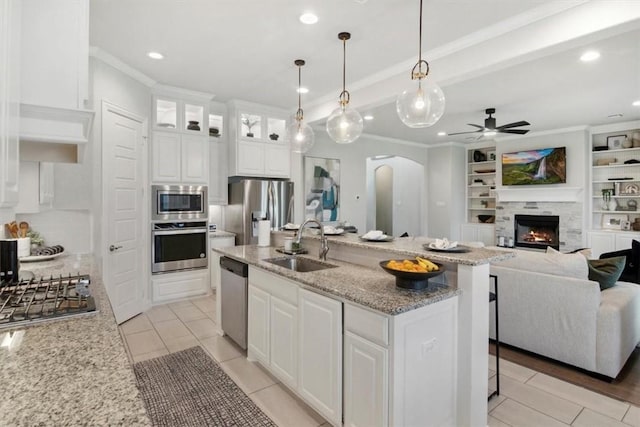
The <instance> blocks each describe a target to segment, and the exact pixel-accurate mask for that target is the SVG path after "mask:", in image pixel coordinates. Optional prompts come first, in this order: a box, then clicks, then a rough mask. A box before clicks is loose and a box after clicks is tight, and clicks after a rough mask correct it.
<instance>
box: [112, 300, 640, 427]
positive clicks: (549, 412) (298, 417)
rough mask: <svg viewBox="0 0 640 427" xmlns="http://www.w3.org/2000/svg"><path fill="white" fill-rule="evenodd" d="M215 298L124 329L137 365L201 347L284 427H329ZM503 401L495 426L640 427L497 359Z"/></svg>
mask: <svg viewBox="0 0 640 427" xmlns="http://www.w3.org/2000/svg"><path fill="white" fill-rule="evenodd" d="M215 318H216V304H215V295H213V296H210V297H202V298H196V299H192V300H189V301H181V302H177V303H172V304H167V305H163V306H156V307H153V308H152V309H151V310H149V311H147V312H146V313H143V314H140V315H138V316H136V317H134V318H133V319H131V320H129V321H127V322H125V323H123V324H122V325H121V326H120V332H121V334H122V336H123V338H124V342H125V346H126V347H127V353H128V355H129V358H130V360H131V361H132V362H133V363H135V362H139V361H142V360H147V359H151V358H154V357H158V356H162V355H165V354H169V353H173V352H176V351H180V350H183V349H185V348H189V347H192V346H194V345H200V346H201V347H202V348H204V349H205V350H206V351H207V352H208V353H209V355H211V357H212V358H213V359H215V360H216V361H217V362H218V363H219V364H220V366H221V367H222V369H223V370H224V371H225V372H226V373H227V374H228V375H229V376H230V377H231V378H232V379H233V380H234V381H235V382H236V384H238V386H239V387H240V388H241V389H242V390H243V391H244V392H245V393H246V394H247V395H248V396H249V397H250V398H251V399H252V400H253V401H254V402H255V403H256V404H257V405H258V406H259V407H260V408H261V409H262V410H263V411H264V412H265V413H266V414H267V415H268V416H269V417H270V418H271V419H272V420H273V421H274V422H275V423H276V424H277V425H278V426H280V427H289V426H291V427H305V426H310V427H317V426H321V425H322V426H325V425H327V426H328V424H326V423H325V420H324V419H323V418H322V417H321V416H320V415H318V414H317V413H316V412H315V411H314V410H313V409H311V408H309V407H308V406H307V405H306V404H304V403H303V402H302V401H300V400H299V399H297V398H296V397H294V396H293V395H292V394H291V393H290V392H288V391H287V389H286V387H284V386H282V385H281V384H280V383H279V381H278V380H277V379H275V378H274V377H272V376H271V375H269V374H268V373H266V372H265V371H264V370H262V368H260V367H259V366H258V365H256V364H255V363H251V362H248V361H247V359H246V357H245V353H244V352H243V351H242V349H240V348H239V347H237V346H236V345H235V344H234V343H233V342H231V341H230V340H228V339H227V338H225V337H221V336H219V335H217V334H216V332H215V331H216V325H215ZM494 368H495V357H494V356H491V355H489V369H488V375H489V388H490V389H495V382H496V381H495V380H496V375H495V371H494V370H493V369H494ZM500 371H501V372H500V396H497V397H494V398H493V399H491V401H490V402H489V417H488V423H489V426H490V427H502V426H513V427H519V426H527V427H528V426H531V427H534V426H535V427H537V426H540V427H553V426H569V425H570V426H576V427H578V426H579V427H601V426H602V427H605V426H606V427H608V426H612V427H614V426H617V427H628V426H634V427H640V408H638V407H635V406H633V405H630V404H628V403H626V402H621V401H618V400H615V399H611V398H609V397H606V396H603V395H600V394H597V393H594V392H592V391H589V390H586V389H584V388H581V387H578V386H574V385H572V384H569V383H567V382H564V381H561V380H558V379H556V378H553V377H550V376H548V375H545V374H542V373H539V372H536V371H534V370H531V369H529V368H526V367H523V366H520V365H517V364H515V363H512V362H509V361H506V360H503V359H501V360H500Z"/></svg>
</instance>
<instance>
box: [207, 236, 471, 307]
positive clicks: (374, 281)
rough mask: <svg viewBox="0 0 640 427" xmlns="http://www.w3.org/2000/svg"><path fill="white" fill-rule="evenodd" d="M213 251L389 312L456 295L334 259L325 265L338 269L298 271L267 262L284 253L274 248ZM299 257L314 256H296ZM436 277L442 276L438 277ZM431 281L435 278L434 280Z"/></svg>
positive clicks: (448, 289) (444, 287) (447, 288)
mask: <svg viewBox="0 0 640 427" xmlns="http://www.w3.org/2000/svg"><path fill="white" fill-rule="evenodd" d="M213 250H214V251H216V252H218V253H221V254H223V255H226V256H229V257H231V258H234V259H237V260H239V261H244V262H246V263H247V264H250V265H254V266H256V267H260V268H262V269H264V270H267V271H270V272H273V273H276V274H279V275H281V276H283V277H286V278H289V279H292V280H294V281H296V282H298V283H300V284H301V285H302V286H303V287H308V288H310V289H313V290H316V291H319V292H320V293H323V294H326V295H327V296H330V297H332V298H337V299H339V300H342V301H348V302H353V303H356V304H359V305H362V306H364V307H367V308H370V309H373V310H376V311H379V312H382V313H385V314H390V315H396V314H400V313H404V312H407V311H410V310H414V309H416V308H420V307H423V306H426V305H429V304H433V303H435V302H438V301H441V300H443V299H447V298H451V297H454V296H457V295H458V294H459V291H458V289H456V288H455V287H451V286H448V285H446V284H444V283H432V281H430V282H429V287H428V288H427V289H425V290H421V291H412V290H407V289H401V288H398V287H396V284H395V277H394V276H392V275H390V274H388V273H386V272H385V271H384V270H382V269H373V268H369V267H363V266H359V265H356V264H350V263H346V262H342V261H338V260H334V259H330V260H328V261H327V263H328V264H332V265H336V266H338V267H340V268H328V269H325V270H318V271H311V272H306V273H299V272H296V271H292V270H289V269H286V268H283V267H279V266H277V265H274V264H271V263H269V262H266V261H263V260H264V259H266V258H276V257H282V256H284V255H283V254H282V253H279V252H276V250H275V248H274V247H259V246H254V245H248V246H234V247H228V248H214V249H213ZM298 256H299V257H308V258H313V259H317V258H316V257H311V256H305V255H298ZM438 277H439V278H441V277H444V275H442V276H438ZM434 281H435V280H434Z"/></svg>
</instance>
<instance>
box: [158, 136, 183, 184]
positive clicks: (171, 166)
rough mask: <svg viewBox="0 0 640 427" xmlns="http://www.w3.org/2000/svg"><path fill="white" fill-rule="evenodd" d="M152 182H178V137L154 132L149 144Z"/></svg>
mask: <svg viewBox="0 0 640 427" xmlns="http://www.w3.org/2000/svg"><path fill="white" fill-rule="evenodd" d="M151 147H152V149H151V151H152V153H151V157H152V162H153V166H152V171H151V174H152V179H153V181H154V182H180V179H181V177H180V135H178V134H176V133H167V132H155V133H154V134H153V141H152V143H151Z"/></svg>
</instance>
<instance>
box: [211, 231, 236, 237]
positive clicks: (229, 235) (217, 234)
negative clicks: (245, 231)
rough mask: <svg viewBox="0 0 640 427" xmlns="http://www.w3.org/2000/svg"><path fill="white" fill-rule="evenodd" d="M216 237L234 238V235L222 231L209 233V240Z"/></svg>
mask: <svg viewBox="0 0 640 427" xmlns="http://www.w3.org/2000/svg"><path fill="white" fill-rule="evenodd" d="M216 237H236V234H235V233H231V232H229V231H224V230H216V231H209V238H216Z"/></svg>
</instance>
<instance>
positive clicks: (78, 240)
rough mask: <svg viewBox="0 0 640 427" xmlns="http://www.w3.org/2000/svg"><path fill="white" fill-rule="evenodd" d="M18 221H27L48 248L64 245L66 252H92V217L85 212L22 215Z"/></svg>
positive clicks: (63, 211)
mask: <svg viewBox="0 0 640 427" xmlns="http://www.w3.org/2000/svg"><path fill="white" fill-rule="evenodd" d="M16 220H18V221H27V222H28V223H29V226H30V227H31V229H33V230H35V231H37V232H38V233H40V235H41V236H42V237H43V238H44V239H45V242H44V244H45V245H46V246H53V245H62V246H63V247H64V250H65V252H69V253H71V254H79V253H80V254H84V253H89V252H91V233H90V232H89V231H90V230H91V215H90V213H89V212H88V211H85V210H60V209H56V210H51V211H47V212H42V213H37V214H20V215H17V218H16Z"/></svg>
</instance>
